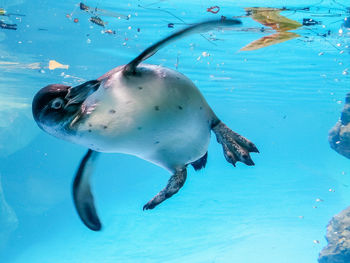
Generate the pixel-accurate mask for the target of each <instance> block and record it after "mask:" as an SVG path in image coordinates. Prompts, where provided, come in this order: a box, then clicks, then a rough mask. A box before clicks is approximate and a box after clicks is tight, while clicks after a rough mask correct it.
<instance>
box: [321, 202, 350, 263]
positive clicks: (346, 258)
mask: <svg viewBox="0 0 350 263" xmlns="http://www.w3.org/2000/svg"><path fill="white" fill-rule="evenodd" d="M349 229H350V207H348V208H346V209H344V210H343V211H341V212H340V213H339V214H337V215H335V216H334V217H333V218H332V219H331V221H330V222H329V223H328V226H327V235H326V240H327V242H328V245H327V246H326V247H324V248H323V250H322V251H321V253H320V255H319V258H318V262H319V263H349V262H350V242H348V241H349V240H350V231H349Z"/></svg>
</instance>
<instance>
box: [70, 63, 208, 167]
mask: <svg viewBox="0 0 350 263" xmlns="http://www.w3.org/2000/svg"><path fill="white" fill-rule="evenodd" d="M137 73H138V74H137V75H136V76H127V77H125V76H124V75H123V74H122V72H121V71H117V72H112V73H110V74H108V73H107V74H106V77H105V78H104V79H103V82H102V85H101V86H100V87H99V89H98V90H97V91H96V92H95V93H93V94H92V95H90V97H89V98H87V100H86V101H85V102H84V107H85V110H86V114H87V115H86V116H87V118H85V120H84V121H83V122H82V123H81V124H79V126H78V127H77V135H78V136H75V137H74V138H76V140H78V141H76V142H77V143H79V144H83V145H85V146H87V147H89V148H91V149H93V150H96V151H100V152H120V153H127V154H132V155H136V156H138V157H140V158H142V159H145V160H148V161H151V162H153V163H156V164H158V165H160V166H162V167H165V168H167V169H170V170H172V169H174V168H178V167H183V165H184V164H188V163H190V162H193V161H196V160H197V159H199V158H200V157H202V156H203V155H204V154H205V153H206V151H207V148H208V144H209V139H210V128H211V127H210V126H211V123H212V120H213V118H214V113H213V112H212V110H211V109H210V107H209V106H208V104H207V103H206V101H205V99H204V98H203V96H202V95H201V93H200V92H199V90H198V89H197V88H196V87H195V85H194V84H193V83H192V82H191V81H190V80H189V79H188V78H186V77H185V76H184V75H182V74H180V73H178V72H176V71H173V70H170V69H167V68H163V67H159V66H154V65H142V66H141V67H139V68H138V71H137ZM102 78H103V77H102Z"/></svg>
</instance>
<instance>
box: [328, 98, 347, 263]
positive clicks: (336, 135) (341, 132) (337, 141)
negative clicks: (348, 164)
mask: <svg viewBox="0 0 350 263" xmlns="http://www.w3.org/2000/svg"><path fill="white" fill-rule="evenodd" d="M328 141H329V144H330V146H331V147H332V149H333V150H335V151H336V152H337V153H339V154H341V155H343V156H345V157H346V158H349V159H350V92H349V93H348V94H347V95H346V99H345V106H344V108H343V111H342V113H341V116H340V120H339V121H338V122H337V123H336V125H335V126H334V127H333V128H332V129H331V130H330V131H329V135H328ZM349 262H350V261H349Z"/></svg>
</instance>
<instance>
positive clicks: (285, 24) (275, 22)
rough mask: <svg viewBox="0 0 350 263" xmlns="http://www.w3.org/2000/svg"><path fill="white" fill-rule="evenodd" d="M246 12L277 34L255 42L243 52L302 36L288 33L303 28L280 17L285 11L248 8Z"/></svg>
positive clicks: (295, 22) (297, 23) (292, 21)
mask: <svg viewBox="0 0 350 263" xmlns="http://www.w3.org/2000/svg"><path fill="white" fill-rule="evenodd" d="M245 10H246V13H247V15H248V16H251V17H252V19H253V20H255V21H257V22H258V23H260V24H263V25H264V26H267V27H271V28H272V29H274V30H276V31H277V33H276V34H273V35H269V36H265V37H262V38H260V39H258V40H255V41H253V42H251V43H249V44H248V45H246V46H245V47H243V48H241V51H251V50H256V49H260V48H264V47H267V46H271V45H275V44H278V43H282V42H285V41H288V40H291V39H293V38H297V37H300V35H298V34H296V33H293V32H287V31H289V30H295V29H297V28H299V27H301V26H302V24H300V23H299V22H297V21H294V20H291V19H289V18H286V17H284V16H282V15H280V12H281V11H284V10H285V9H278V8H266V7H252V8H246V9H245ZM260 31H262V32H264V31H265V29H264V28H262V29H261V30H260Z"/></svg>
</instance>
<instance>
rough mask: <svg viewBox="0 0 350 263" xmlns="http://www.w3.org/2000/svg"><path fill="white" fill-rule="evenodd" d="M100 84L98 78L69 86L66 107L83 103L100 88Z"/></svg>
mask: <svg viewBox="0 0 350 263" xmlns="http://www.w3.org/2000/svg"><path fill="white" fill-rule="evenodd" d="M100 84H101V82H100V81H98V80H90V81H87V82H85V83H83V84H81V85H79V86H75V87H71V88H69V89H68V93H67V95H66V96H65V99H66V100H67V101H68V102H67V104H66V106H65V107H68V106H69V105H73V104H81V103H83V102H84V101H85V100H86V98H87V97H89V96H90V95H91V94H92V93H94V92H95V91H96V90H97V89H98V87H99V86H100Z"/></svg>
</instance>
